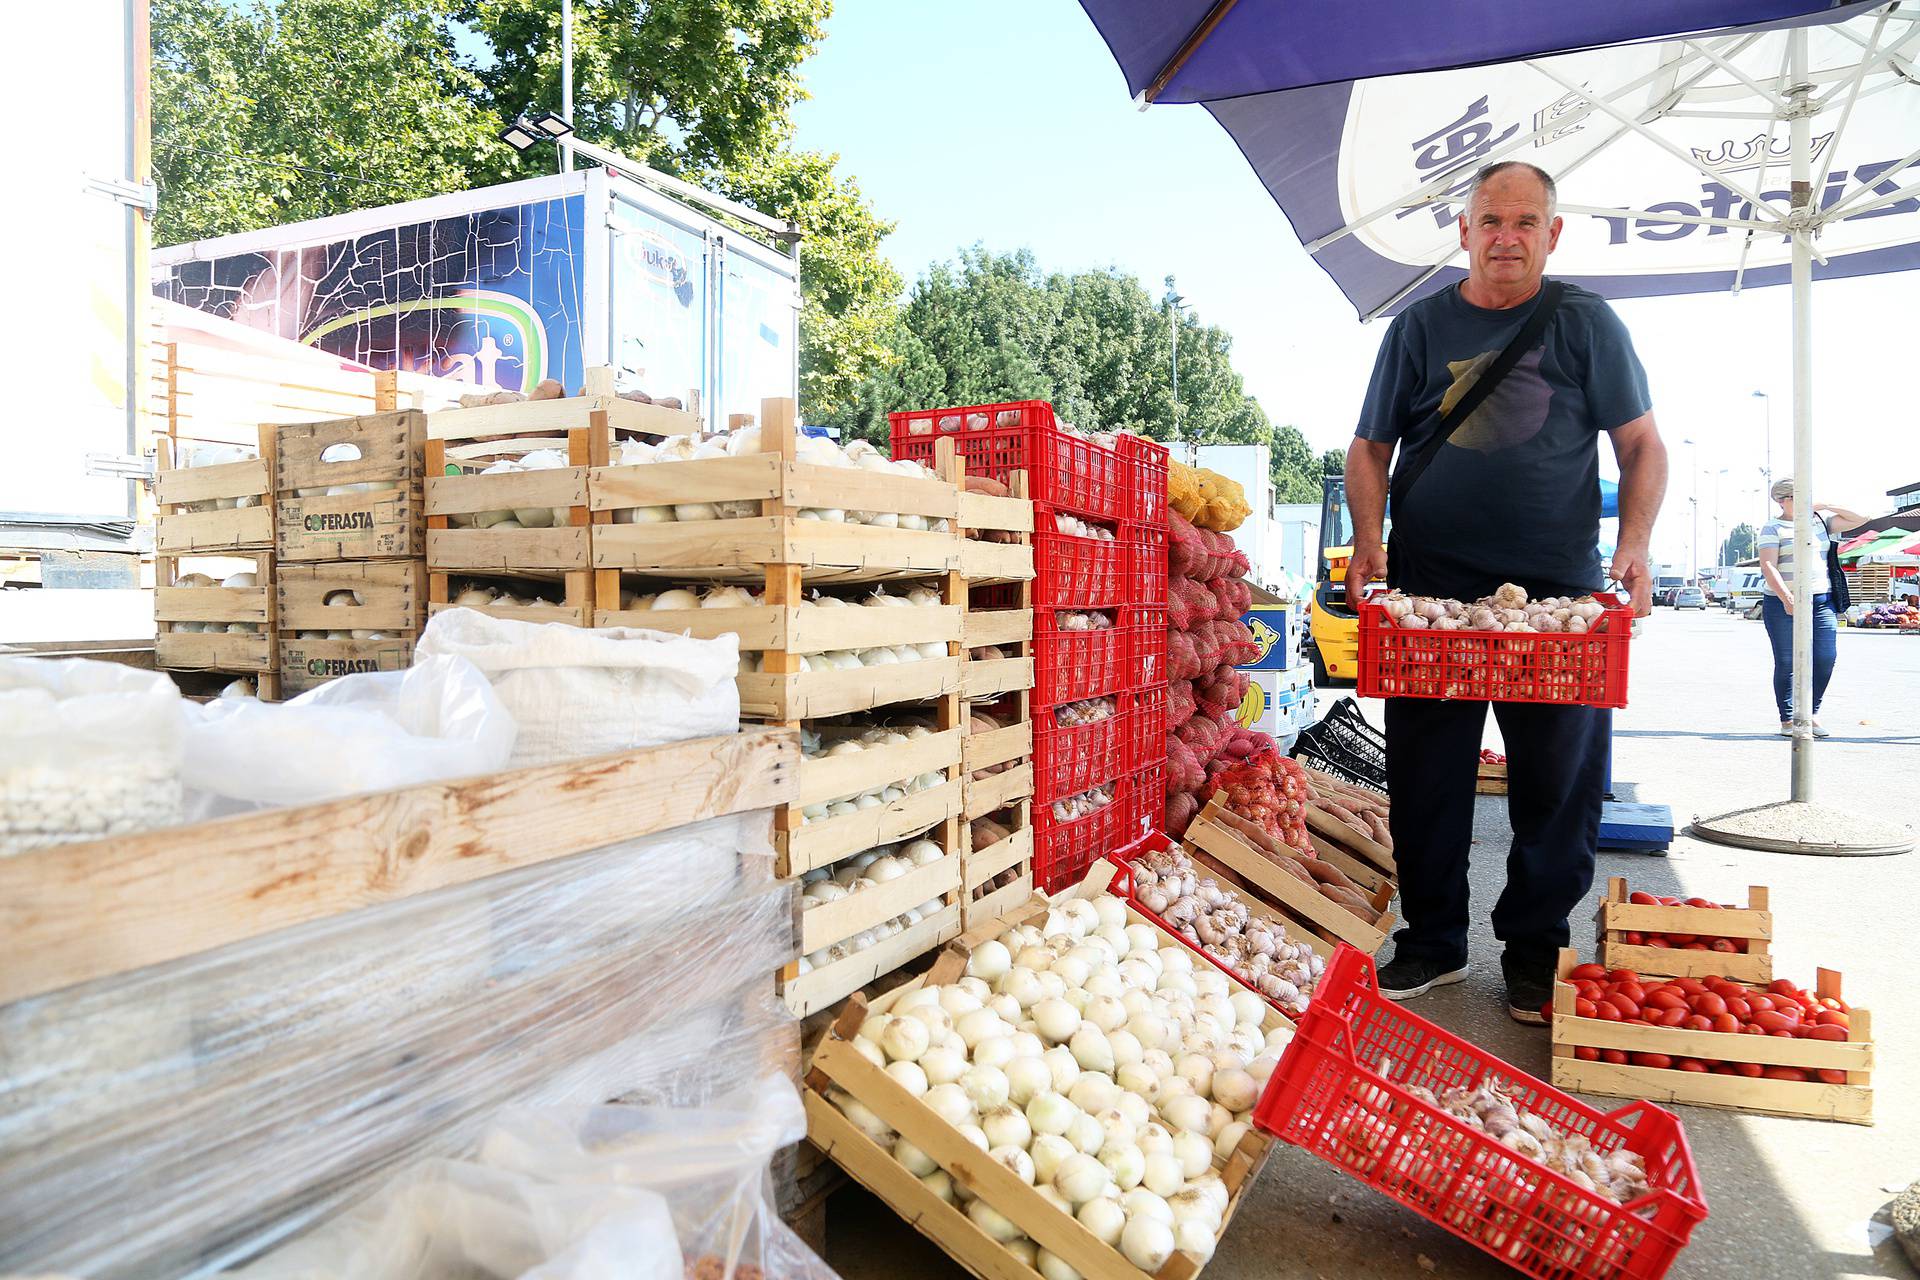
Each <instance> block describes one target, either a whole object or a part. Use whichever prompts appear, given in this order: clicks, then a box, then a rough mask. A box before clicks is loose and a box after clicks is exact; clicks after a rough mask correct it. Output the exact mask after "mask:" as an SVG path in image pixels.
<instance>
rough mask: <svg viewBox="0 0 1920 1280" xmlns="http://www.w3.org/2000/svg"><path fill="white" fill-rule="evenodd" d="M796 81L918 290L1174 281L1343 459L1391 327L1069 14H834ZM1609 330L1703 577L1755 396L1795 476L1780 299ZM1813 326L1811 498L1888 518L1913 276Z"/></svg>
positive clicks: (1748, 500) (1657, 302) (1245, 173)
mask: <svg viewBox="0 0 1920 1280" xmlns="http://www.w3.org/2000/svg"><path fill="white" fill-rule="evenodd" d="M806 79H807V87H808V90H809V91H810V92H811V94H812V95H813V96H812V98H811V99H810V100H809V101H807V102H805V103H803V104H801V105H800V107H799V108H798V109H797V110H796V112H795V117H796V119H797V121H798V123H799V141H800V143H801V145H803V146H806V147H812V148H817V149H820V150H824V151H837V152H839V153H840V155H841V157H842V166H843V168H844V169H845V170H846V171H847V172H849V173H852V174H853V175H855V176H856V177H857V178H858V179H859V181H860V184H861V187H862V189H863V190H864V191H865V193H866V194H867V196H868V197H869V198H870V199H871V200H872V201H873V202H874V204H875V205H876V206H877V207H878V209H879V211H880V212H881V213H882V214H883V215H884V216H886V217H888V218H891V219H894V220H895V221H897V222H898V224H899V229H898V230H897V231H896V232H895V233H894V235H893V236H892V238H891V239H890V240H889V241H888V242H887V244H886V251H887V253H888V255H889V256H890V257H891V258H892V260H893V262H894V264H895V265H896V266H897V267H898V268H899V269H900V272H901V274H902V275H903V276H904V277H906V279H907V280H908V281H909V282H911V280H912V279H913V278H914V277H915V276H916V275H918V274H919V273H920V272H921V271H922V270H923V269H924V268H925V267H926V266H927V264H929V263H931V262H933V261H936V260H939V259H944V258H951V257H953V256H954V254H955V253H956V252H957V251H958V250H959V249H960V248H962V247H963V246H966V245H969V244H972V243H974V242H975V241H980V242H982V243H984V244H985V245H986V246H987V247H988V248H989V249H991V250H995V251H1005V250H1011V249H1016V248H1020V247H1022V246H1025V247H1029V248H1031V249H1032V250H1033V251H1034V253H1035V255H1036V257H1037V258H1038V260H1039V262H1040V265H1041V267H1042V268H1043V269H1046V270H1079V269H1084V268H1088V267H1106V266H1117V267H1119V268H1121V269H1122V270H1124V271H1128V272H1131V273H1133V274H1135V275H1138V276H1140V277H1141V278H1142V279H1143V280H1145V281H1146V282H1147V284H1148V287H1149V289H1150V291H1152V292H1153V293H1155V294H1156V295H1157V294H1158V293H1159V291H1160V281H1161V279H1162V277H1164V276H1166V275H1168V274H1172V275H1174V276H1176V277H1177V278H1178V284H1179V288H1180V292H1181V293H1182V294H1184V295H1185V296H1186V298H1187V299H1188V301H1189V302H1190V303H1191V304H1192V305H1193V306H1194V307H1195V308H1196V310H1197V311H1198V313H1199V316H1200V318H1201V319H1202V320H1203V321H1205V322H1206V323H1209V324H1217V325H1220V326H1222V327H1223V328H1225V329H1226V330H1227V331H1228V332H1229V333H1231V334H1233V336H1234V342H1235V349H1234V362H1235V365H1236V367H1237V368H1238V369H1239V370H1240V372H1241V374H1242V375H1243V376H1244V377H1245V379H1246V383H1247V389H1248V391H1249V392H1250V393H1251V394H1253V395H1255V396H1256V397H1258V398H1259V400H1260V402H1261V404H1262V405H1263V406H1264V407H1265V408H1266V410H1267V413H1268V414H1269V415H1270V416H1271V417H1272V418H1274V419H1275V420H1276V421H1282V422H1292V423H1295V424H1296V425H1298V426H1299V427H1300V428H1301V429H1302V430H1303V431H1304V432H1305V433H1306V435H1307V438H1308V439H1309V440H1310V441H1312V443H1313V444H1314V446H1315V447H1316V448H1332V447H1344V446H1345V444H1346V441H1347V439H1348V438H1349V437H1350V435H1351V432H1352V424H1353V419H1354V415H1355V412H1356V410H1357V409H1358V406H1359V402H1360V396H1361V394H1362V392H1363V390H1364V388H1365V384H1366V377H1367V373H1368V371H1369V370H1370V368H1371V367H1372V362H1373V356H1374V352H1375V350H1376V348H1377V347H1378V346H1379V342H1380V337H1381V335H1382V333H1384V331H1385V326H1384V324H1374V325H1366V326H1363V325H1361V324H1360V323H1359V322H1358V321H1357V320H1356V319H1355V318H1354V314H1353V310H1352V308H1351V307H1350V306H1349V305H1348V304H1347V302H1346V300H1345V298H1343V297H1342V296H1341V295H1340V292H1339V291H1338V290H1337V289H1336V288H1335V287H1334V286H1333V283H1332V281H1330V280H1329V279H1328V278H1327V276H1326V275H1325V274H1324V273H1323V272H1322V271H1321V270H1320V269H1319V268H1318V267H1317V266H1315V265H1314V263H1313V262H1312V260H1311V259H1309V258H1308V257H1307V255H1306V253H1305V252H1304V251H1303V250H1302V249H1301V248H1300V245H1299V242H1298V241H1297V240H1296V239H1295V238H1294V236H1293V233H1292V231H1291V229H1290V228H1289V227H1288V225H1287V222H1286V219H1285V218H1283V217H1282V216H1281V215H1280V212H1279V210H1278V208H1277V207H1276V206H1275V205H1274V204H1273V202H1272V200H1271V199H1270V198H1269V197H1268V196H1267V194H1266V192H1265V191H1264V190H1262V188H1261V187H1260V184H1259V182H1258V181H1257V180H1256V179H1255V178H1254V176H1253V174H1252V172H1251V171H1250V170H1249V169H1248V168H1247V165H1246V162H1245V161H1244V160H1243V159H1242V158H1241V156H1240V154H1239V152H1238V151H1237V150H1236V149H1235V148H1234V146H1233V144H1232V142H1231V141H1230V140H1229V139H1228V138H1227V135H1226V133H1225V132H1224V131H1223V130H1221V129H1220V128H1219V127H1218V126H1217V125H1215V124H1214V123H1213V120H1212V118H1211V117H1210V116H1208V115H1207V114H1206V113H1205V112H1204V111H1202V110H1201V109H1200V108H1198V107H1157V108H1154V109H1153V110H1151V111H1148V112H1144V113H1142V112H1140V111H1137V110H1136V109H1135V108H1134V107H1133V105H1132V103H1131V102H1130V101H1129V100H1128V97H1127V91H1126V86H1125V84H1124V82H1123V81H1122V79H1121V76H1120V72H1119V69H1118V68H1117V67H1116V66H1115V65H1114V62H1113V60H1112V58H1111V57H1110V56H1109V55H1108V53H1107V51H1106V47H1105V46H1104V45H1103V44H1102V43H1101V41H1100V38H1099V36H1098V35H1097V34H1096V33H1095V32H1094V29H1093V26H1092V24H1091V23H1090V22H1088V21H1087V19H1086V16H1085V15H1084V14H1083V13H1082V11H1081V9H1080V7H1079V6H1078V5H1077V4H1075V3H1073V0H969V2H968V3H964V4H955V3H946V2H942V0H836V3H835V5H834V14H833V17H832V19H831V20H830V21H829V23H828V27H827V39H826V40H825V41H824V42H823V44H822V45H821V48H820V51H819V53H818V54H816V55H815V56H814V58H813V59H811V60H810V61H809V62H808V63H807V67H806ZM1619 311H1620V314H1621V315H1622V317H1623V318H1624V319H1625V320H1626V322H1627V325H1628V327H1629V328H1630V329H1631V330H1632V332H1633V334H1634V337H1635V341H1636V343H1637V345H1638V347H1639V350H1640V353H1641V356H1642V359H1643V361H1644V362H1645V363H1646V365H1647V370H1648V376H1649V378H1650V380H1651V382H1652V384H1653V390H1654V404H1655V415H1656V417H1657V418H1658V420H1659V422H1660V425H1661V428H1662V431H1663V433H1664V434H1665V436H1666V437H1667V439H1668V442H1669V444H1670V446H1671V447H1672V449H1673V459H1674V467H1673V481H1672V486H1671V491H1670V495H1669V498H1668V503H1667V506H1666V508H1665V509H1664V510H1663V512H1662V516H1661V522H1660V526H1659V528H1658V529H1657V530H1656V533H1655V540H1654V552H1655V556H1656V558H1659V559H1663V560H1672V561H1683V560H1684V559H1685V558H1686V555H1687V547H1688V542H1689V539H1690V537H1691V534H1692V523H1691V516H1690V512H1689V507H1688V504H1687V501H1686V499H1687V498H1688V497H1690V496H1691V493H1692V491H1693V476H1694V474H1695V472H1698V474H1699V476H1700V479H1699V486H1700V493H1701V504H1700V522H1699V524H1700V532H1699V543H1700V546H1701V548H1702V557H1703V559H1706V558H1707V551H1706V548H1707V547H1708V545H1709V544H1710V543H1711V541H1712V526H1713V516H1714V507H1715V497H1714V490H1715V486H1716V482H1717V483H1718V486H1719V491H1720V497H1719V507H1720V515H1721V522H1722V525H1723V527H1730V526H1731V524H1732V523H1733V522H1734V521H1735V520H1739V519H1749V520H1753V519H1757V518H1758V517H1759V516H1760V514H1761V512H1762V510H1763V504H1762V500H1761V494H1760V467H1761V466H1762V465H1763V462H1764V457H1765V439H1766V436H1765V432H1764V430H1763V426H1762V424H1763V420H1764V416H1765V413H1766V409H1765V405H1764V403H1763V402H1762V401H1760V400H1756V399H1754V398H1753V397H1752V392H1753V391H1755V390H1756V389H1757V390H1763V391H1766V392H1767V393H1768V394H1769V395H1770V397H1771V400H1772V406H1773V409H1772V425H1773V467H1774V472H1775V474H1777V475H1784V474H1787V473H1788V472H1789V471H1790V469H1791V458H1790V456H1789V455H1790V451H1791V441H1790V436H1789V421H1790V418H1789V415H1790V410H1791V386H1790V384H1789V381H1788V378H1789V364H1790V351H1789V341H1788V295H1787V291H1786V290H1785V289H1784V288H1770V289H1758V290H1751V291H1749V292H1747V293H1744V294H1742V295H1741V296H1740V297H1738V298H1733V297H1727V296H1722V295H1702V296H1696V297H1688V298H1667V299H1647V300H1640V301H1632V302H1624V303H1621V304H1619ZM1815 312H1816V316H1815V324H1816V328H1815V334H1816V355H1815V373H1814V386H1815V422H1816V432H1817V435H1816V440H1817V441H1818V444H1817V447H1816V452H1815V479H1816V489H1817V491H1818V493H1819V496H1820V497H1822V498H1823V499H1824V500H1831V501H1837V502H1841V503H1844V504H1846V505H1851V506H1857V507H1859V508H1861V509H1862V510H1869V509H1871V510H1874V511H1879V510H1884V509H1885V506H1886V504H1887V500H1886V499H1885V497H1884V496H1883V495H1884V491H1885V490H1887V489H1889V488H1892V487H1893V486H1895V485H1897V484H1903V483H1907V482H1909V481H1913V480H1920V412H1917V411H1916V407H1915V399H1914V396H1913V394H1912V391H1911V382H1910V380H1908V379H1905V378H1900V377H1898V375H1897V373H1896V371H1902V370H1905V369H1907V368H1909V367H1910V366H1911V364H1912V361H1913V358H1914V355H1913V334H1914V332H1915V323H1914V317H1915V316H1916V315H1920V273H1911V272H1910V273H1906V274H1904V275H1898V276H1889V277H1882V278H1878V279H1867V280H1851V281H1832V282H1822V283H1821V284H1820V285H1819V286H1818V287H1817V288H1816V289H1815ZM1823 326H1824V327H1823ZM1842 326H1844V327H1845V331H1844V333H1843V332H1842ZM901 407H910V406H901ZM1683 438H1692V439H1693V440H1695V441H1696V444H1695V446H1694V447H1693V448H1691V449H1690V448H1688V447H1686V446H1684V445H1682V444H1681V440H1682V439H1683ZM1602 457H1603V459H1604V460H1605V463H1604V464H1603V465H1610V463H1611V458H1610V457H1609V456H1608V453H1607V451H1606V449H1605V448H1604V447H1603V448H1602ZM1722 469H1724V470H1726V471H1727V473H1728V474H1727V475H1726V476H1724V477H1720V476H1718V475H1717V473H1718V472H1719V471H1721V470H1722Z"/></svg>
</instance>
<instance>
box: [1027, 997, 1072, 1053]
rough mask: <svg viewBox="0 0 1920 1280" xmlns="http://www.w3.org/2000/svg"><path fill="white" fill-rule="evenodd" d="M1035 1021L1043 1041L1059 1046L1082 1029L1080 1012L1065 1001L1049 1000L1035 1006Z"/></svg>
mask: <svg viewBox="0 0 1920 1280" xmlns="http://www.w3.org/2000/svg"><path fill="white" fill-rule="evenodd" d="M1033 1021H1034V1024H1035V1025H1036V1026H1037V1027H1039V1029H1040V1035H1041V1038H1042V1039H1044V1040H1046V1041H1047V1042H1048V1043H1049V1044H1059V1043H1061V1042H1062V1041H1064V1040H1070V1039H1072V1038H1073V1033H1074V1032H1075V1031H1078V1030H1079V1029H1080V1011H1079V1010H1077V1009H1075V1008H1074V1007H1073V1006H1072V1005H1070V1004H1068V1003H1067V1002H1066V1001H1065V1000H1061V999H1058V998H1049V999H1046V1000H1042V1001H1041V1002H1040V1003H1038V1004H1036V1005H1034V1006H1033Z"/></svg>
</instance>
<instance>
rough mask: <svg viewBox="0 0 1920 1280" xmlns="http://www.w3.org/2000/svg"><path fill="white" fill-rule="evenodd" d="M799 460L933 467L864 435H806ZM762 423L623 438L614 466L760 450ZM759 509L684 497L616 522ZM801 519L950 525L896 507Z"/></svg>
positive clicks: (623, 513) (627, 510)
mask: <svg viewBox="0 0 1920 1280" xmlns="http://www.w3.org/2000/svg"><path fill="white" fill-rule="evenodd" d="M794 446H795V447H794V452H795V458H796V461H799V462H803V463H806V464H808V465H810V466H817V467H843V468H849V469H853V470H859V471H875V472H879V473H881V474H884V475H895V476H903V477H908V478H911V479H916V480H921V479H927V478H929V477H931V476H932V475H933V472H932V471H930V470H928V469H927V468H926V467H924V466H922V465H921V464H920V463H918V462H913V461H910V460H907V459H901V460H899V461H894V460H893V459H891V458H888V457H887V456H886V455H885V454H883V453H881V452H880V451H879V450H878V449H876V448H874V447H873V446H872V445H871V444H869V443H867V442H866V441H865V440H855V441H852V442H851V443H849V444H848V445H847V446H846V447H845V448H844V449H843V448H841V447H840V446H839V445H837V444H835V443H834V442H833V441H831V440H828V439H826V438H824V437H821V436H807V435H803V436H801V437H799V438H798V439H797V440H796V441H795V442H794ZM759 452H761V448H760V428H758V427H745V428H743V429H741V430H739V431H735V432H732V433H730V434H725V435H717V436H708V437H705V438H700V437H695V436H670V437H668V438H667V439H665V440H662V441H661V442H660V443H659V444H657V445H650V444H643V443H640V442H639V441H631V440H629V441H622V442H621V443H620V444H619V446H618V447H616V448H615V450H614V452H613V457H612V465H614V466H622V467H624V466H638V465H641V464H644V463H650V462H698V461H701V460H703V459H706V458H729V457H738V456H740V455H741V454H748V453H759ZM759 514H760V503H759V501H758V500H757V499H740V500H735V501H728V502H679V503H674V504H673V505H671V506H657V507H616V508H615V509H614V512H613V522H614V523H615V524H661V523H665V522H667V521H674V520H680V521H691V520H743V519H751V518H752V517H754V516H757V515H759ZM796 515H797V516H798V518H799V519H801V520H824V521H827V522H829V523H832V524H865V525H872V526H874V527H875V528H882V529H906V530H910V531H915V532H922V533H928V532H930V533H946V532H948V530H949V528H950V526H949V525H948V523H947V521H946V520H944V519H940V518H937V517H936V518H932V519H929V518H928V517H926V516H919V515H908V514H902V513H899V512H893V511H842V510H839V509H837V508H824V507H808V508H806V509H805V510H802V511H799V512H797V513H796Z"/></svg>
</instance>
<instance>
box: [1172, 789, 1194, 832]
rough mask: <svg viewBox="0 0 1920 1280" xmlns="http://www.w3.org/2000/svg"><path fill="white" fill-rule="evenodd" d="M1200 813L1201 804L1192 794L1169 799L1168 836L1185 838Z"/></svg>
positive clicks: (1183, 794) (1186, 793) (1187, 793)
mask: <svg viewBox="0 0 1920 1280" xmlns="http://www.w3.org/2000/svg"><path fill="white" fill-rule="evenodd" d="M1199 813H1200V802H1199V801H1198V800H1196V799H1194V797H1193V795H1192V794H1191V793H1190V792H1181V793H1180V794H1179V795H1177V796H1168V797H1167V834H1168V835H1170V836H1176V837H1178V836H1183V835H1185V834H1186V833H1187V828H1188V827H1190V826H1192V825H1193V820H1194V818H1196V817H1197V816H1199Z"/></svg>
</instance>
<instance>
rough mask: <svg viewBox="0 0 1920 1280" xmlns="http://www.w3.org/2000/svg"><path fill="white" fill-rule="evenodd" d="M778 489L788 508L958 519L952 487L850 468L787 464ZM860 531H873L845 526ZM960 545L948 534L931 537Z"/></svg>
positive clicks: (926, 480)
mask: <svg viewBox="0 0 1920 1280" xmlns="http://www.w3.org/2000/svg"><path fill="white" fill-rule="evenodd" d="M782 481H783V483H782V489H783V491H784V494H785V498H786V503H787V505H788V506H790V507H812V508H817V509H823V510H840V511H879V512H885V511H892V512H897V513H899V514H901V515H915V516H925V517H927V518H928V519H929V520H947V521H952V520H953V519H955V517H957V516H958V515H959V501H958V498H959V495H958V494H957V493H956V492H955V490H954V487H953V485H952V484H951V483H949V482H947V481H942V480H934V479H915V478H912V477H909V476H899V475H894V474H892V473H890V472H880V471H862V470H859V469H856V468H852V467H821V466H814V465H812V464H810V463H805V462H790V463H788V464H787V465H786V466H785V467H784V468H782ZM848 527H851V528H864V527H871V526H858V525H855V526H848ZM933 536H934V537H937V538H948V539H952V540H955V541H958V535H957V534H955V533H953V532H952V531H951V530H949V532H947V533H939V534H934V535H933Z"/></svg>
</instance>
